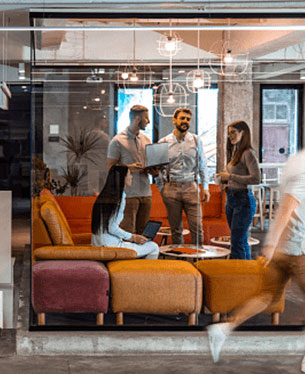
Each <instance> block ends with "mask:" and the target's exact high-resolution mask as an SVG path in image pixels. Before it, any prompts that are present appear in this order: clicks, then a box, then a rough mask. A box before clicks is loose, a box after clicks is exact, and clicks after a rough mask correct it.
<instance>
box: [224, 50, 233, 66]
mask: <svg viewBox="0 0 305 374" xmlns="http://www.w3.org/2000/svg"><path fill="white" fill-rule="evenodd" d="M231 52H232V51H231V49H228V50H227V53H226V55H225V56H224V58H223V62H224V63H225V64H232V62H233V57H232V55H231Z"/></svg>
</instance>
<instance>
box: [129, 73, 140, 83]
mask: <svg viewBox="0 0 305 374" xmlns="http://www.w3.org/2000/svg"><path fill="white" fill-rule="evenodd" d="M130 80H131V81H132V82H137V81H138V80H139V78H138V77H137V73H132V74H131V76H130Z"/></svg>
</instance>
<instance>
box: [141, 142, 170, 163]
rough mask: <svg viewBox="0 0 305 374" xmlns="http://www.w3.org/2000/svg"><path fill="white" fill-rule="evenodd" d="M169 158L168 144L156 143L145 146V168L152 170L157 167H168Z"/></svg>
mask: <svg viewBox="0 0 305 374" xmlns="http://www.w3.org/2000/svg"><path fill="white" fill-rule="evenodd" d="M168 163H169V158H168V143H167V142H163V143H154V144H147V145H146V146H145V167H144V169H147V168H152V167H155V166H162V165H167V164H168Z"/></svg>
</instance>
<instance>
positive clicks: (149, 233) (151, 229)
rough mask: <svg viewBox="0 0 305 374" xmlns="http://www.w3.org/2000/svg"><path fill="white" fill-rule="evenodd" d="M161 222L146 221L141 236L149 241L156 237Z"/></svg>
mask: <svg viewBox="0 0 305 374" xmlns="http://www.w3.org/2000/svg"><path fill="white" fill-rule="evenodd" d="M161 225H162V222H161V221H152V220H150V221H148V222H147V223H146V225H145V227H144V230H143V232H142V235H143V236H145V237H146V238H147V239H149V240H153V239H154V237H155V236H156V235H157V232H158V231H159V228H160V227H161Z"/></svg>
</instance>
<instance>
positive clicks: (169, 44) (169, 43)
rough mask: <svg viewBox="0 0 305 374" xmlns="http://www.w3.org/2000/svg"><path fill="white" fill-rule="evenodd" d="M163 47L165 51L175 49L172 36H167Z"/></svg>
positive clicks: (174, 40) (174, 41)
mask: <svg viewBox="0 0 305 374" xmlns="http://www.w3.org/2000/svg"><path fill="white" fill-rule="evenodd" d="M164 49H165V50H166V51H167V52H174V50H175V49H176V39H175V38H173V37H172V36H168V37H167V42H166V43H165V45H164Z"/></svg>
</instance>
